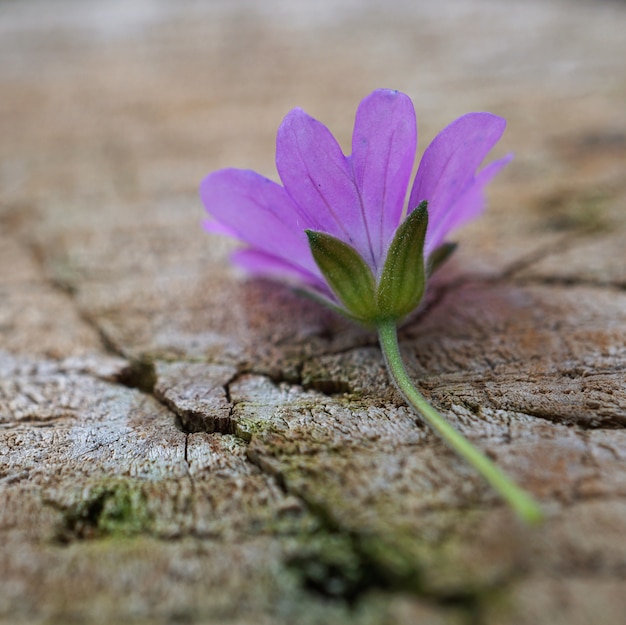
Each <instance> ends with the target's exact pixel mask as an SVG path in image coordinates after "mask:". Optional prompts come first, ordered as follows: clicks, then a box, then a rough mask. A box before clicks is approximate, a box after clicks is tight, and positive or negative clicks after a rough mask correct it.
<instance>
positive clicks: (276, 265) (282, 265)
mask: <svg viewBox="0 0 626 625" xmlns="http://www.w3.org/2000/svg"><path fill="white" fill-rule="evenodd" d="M231 260H232V262H233V263H235V264H236V265H237V266H238V267H241V268H242V269H244V270H245V271H246V272H247V273H249V274H251V275H255V276H265V277H267V278H272V279H278V280H280V281H281V282H285V283H287V284H292V285H295V286H301V287H304V288H306V287H308V288H309V289H310V290H313V291H315V292H316V293H320V294H322V295H324V297H326V298H328V299H330V300H331V301H333V302H335V301H336V300H335V297H334V296H333V294H332V292H331V291H330V289H329V288H328V285H327V284H326V282H325V281H324V280H323V279H322V278H320V277H319V276H318V275H313V274H312V273H310V272H309V271H306V270H305V269H302V267H298V266H296V265H293V264H292V263H289V262H286V261H285V260H283V259H281V258H279V257H278V256H274V255H272V254H267V253H265V252H259V251H258V250H249V249H248V250H239V251H237V252H235V253H234V254H232V256H231Z"/></svg>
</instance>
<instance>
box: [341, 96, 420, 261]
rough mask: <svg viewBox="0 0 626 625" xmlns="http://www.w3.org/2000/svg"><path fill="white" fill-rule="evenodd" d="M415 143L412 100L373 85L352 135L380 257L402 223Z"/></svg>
mask: <svg viewBox="0 0 626 625" xmlns="http://www.w3.org/2000/svg"><path fill="white" fill-rule="evenodd" d="M416 147H417V124H416V121H415V109H414V108H413V103H412V102H411V99H410V98H409V97H408V96H407V95H405V94H403V93H400V92H398V91H391V90H389V89H377V90H376V91H374V92H373V93H372V94H370V95H369V96H367V97H366V98H365V99H364V100H363V101H362V102H361V104H360V105H359V108H358V110H357V113H356V119H355V123H354V133H353V135H352V156H351V157H350V160H351V163H352V170H353V173H354V180H355V183H356V186H357V189H358V192H359V196H360V199H361V210H362V211H363V221H364V225H365V228H366V229H367V232H368V235H369V236H368V241H369V243H370V246H371V247H372V249H373V252H374V257H375V258H377V259H379V260H380V264H382V262H383V261H384V255H385V252H386V249H387V247H388V244H389V242H390V241H391V239H392V238H393V235H394V233H395V231H396V229H397V227H398V224H399V223H400V219H401V216H402V210H403V207H404V199H405V196H406V190H407V187H408V184H409V178H410V176H411V170H412V169H413V161H414V159H415V149H416Z"/></svg>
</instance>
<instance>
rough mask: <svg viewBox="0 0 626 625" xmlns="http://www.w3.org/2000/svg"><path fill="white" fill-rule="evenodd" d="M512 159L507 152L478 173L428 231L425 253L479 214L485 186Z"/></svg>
mask: <svg viewBox="0 0 626 625" xmlns="http://www.w3.org/2000/svg"><path fill="white" fill-rule="evenodd" d="M512 159H513V155H512V154H509V155H508V156H505V157H504V158H501V159H500V160H497V161H494V162H493V163H490V164H489V165H487V167H485V168H484V169H482V170H481V171H480V172H479V173H478V175H477V176H476V177H475V178H474V180H473V181H472V182H471V183H470V185H469V186H468V188H467V189H466V191H465V193H463V195H461V197H459V198H458V199H457V201H456V202H455V203H454V204H453V205H452V206H451V207H450V210H448V212H447V214H446V215H445V216H444V217H443V219H441V220H440V221H439V223H438V224H437V226H436V228H434V229H432V230H430V231H429V234H428V241H427V244H426V246H425V252H426V254H429V253H430V252H431V251H433V250H434V249H435V248H436V247H437V246H438V245H440V244H441V243H443V241H444V239H445V238H446V235H447V234H448V233H449V232H451V231H452V230H456V229H457V228H458V227H459V226H462V225H463V224H464V223H466V222H468V221H470V220H471V219H474V218H475V217H478V215H480V213H481V212H482V211H483V209H484V208H485V204H486V200H485V193H484V189H485V186H486V185H487V184H488V183H489V182H490V181H491V180H492V179H493V178H494V177H495V176H496V175H497V174H498V173H499V172H500V170H501V169H502V168H503V167H504V166H505V165H506V164H507V163H509V162H510V161H511V160H512Z"/></svg>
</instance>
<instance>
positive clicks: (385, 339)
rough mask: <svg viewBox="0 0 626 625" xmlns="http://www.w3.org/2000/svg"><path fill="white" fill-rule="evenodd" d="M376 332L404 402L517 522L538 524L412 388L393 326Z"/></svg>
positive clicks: (530, 504)
mask: <svg viewBox="0 0 626 625" xmlns="http://www.w3.org/2000/svg"><path fill="white" fill-rule="evenodd" d="M377 329H378V337H379V340H380V346H381V349H382V351H383V354H384V356H385V362H386V364H387V371H388V372H389V376H390V377H391V379H392V380H393V381H394V383H395V384H396V386H397V388H398V390H399V391H400V392H401V393H402V395H403V397H404V398H405V400H406V401H407V403H408V404H409V405H410V406H412V407H413V408H414V409H415V410H416V411H417V412H418V413H419V414H420V415H421V417H422V418H423V420H424V421H425V422H426V423H427V424H428V425H429V426H430V427H431V428H432V429H433V430H434V431H435V432H436V433H437V434H438V435H439V436H440V437H441V438H442V439H443V440H444V441H445V442H446V443H447V444H448V445H449V446H450V447H451V448H452V449H453V450H454V451H455V452H456V453H457V454H458V455H459V456H461V458H463V459H464V460H466V461H467V462H468V463H469V464H471V465H472V466H473V467H474V468H475V469H476V470H477V471H478V472H479V473H480V474H481V475H482V476H483V477H484V478H485V479H486V480H487V482H489V484H490V485H491V486H492V487H493V488H494V489H495V490H496V491H497V492H498V493H499V494H500V496H501V497H502V498H503V499H504V500H505V501H507V502H508V504H509V505H510V506H511V508H513V510H515V512H516V513H517V515H518V516H519V517H520V518H521V519H523V520H524V521H526V522H527V523H538V522H540V521H542V520H543V513H542V511H541V508H540V507H539V504H538V503H537V502H536V501H535V500H534V499H533V498H532V497H531V496H530V495H529V494H528V493H527V492H526V491H524V490H522V489H521V488H520V487H519V486H517V485H516V484H515V483H514V482H513V481H512V480H511V479H510V478H508V477H507V476H506V475H505V474H504V473H503V472H502V471H501V470H500V469H498V467H497V466H496V465H495V464H494V463H493V462H491V460H489V458H487V456H485V455H484V454H483V453H482V452H481V451H479V450H478V449H477V448H476V447H474V446H473V445H472V444H471V443H470V442H469V441H468V440H467V439H466V438H465V437H464V436H463V435H462V434H461V433H460V432H459V431H458V430H456V429H455V428H454V427H452V425H450V424H449V423H448V422H447V421H446V420H445V418H444V417H443V416H441V415H440V414H439V413H438V412H437V411H436V410H435V409H434V408H433V407H432V406H431V405H430V404H429V403H428V402H427V401H426V399H424V397H422V395H421V394H420V392H419V391H418V390H417V389H416V388H415V386H414V385H413V383H412V382H411V379H410V378H409V375H408V373H407V371H406V368H405V366H404V363H403V362H402V356H401V355H400V348H399V346H398V331H397V327H396V323H395V322H394V321H382V322H380V323H379V324H378V325H377Z"/></svg>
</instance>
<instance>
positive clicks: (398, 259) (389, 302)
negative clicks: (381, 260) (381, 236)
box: [376, 201, 428, 320]
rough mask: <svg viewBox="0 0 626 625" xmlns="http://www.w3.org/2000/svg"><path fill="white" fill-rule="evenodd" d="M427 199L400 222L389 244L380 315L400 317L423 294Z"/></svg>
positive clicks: (379, 304)
mask: <svg viewBox="0 0 626 625" xmlns="http://www.w3.org/2000/svg"><path fill="white" fill-rule="evenodd" d="M427 208H428V203H427V202H426V201H424V202H422V203H421V204H420V205H419V206H418V207H417V208H416V209H415V210H414V211H413V212H412V213H411V214H410V215H409V216H408V217H407V218H406V219H405V220H404V222H403V223H402V224H401V225H400V227H399V228H398V230H397V231H396V235H395V237H394V239H393V241H392V242H391V245H390V246H389V251H388V252H387V258H386V259H385V265H384V267H383V272H382V275H381V277H380V282H379V284H378V292H377V294H376V297H377V302H378V310H379V314H380V316H381V318H385V319H395V320H400V319H402V318H403V317H405V316H406V315H408V314H409V313H410V312H411V311H412V310H414V309H415V308H416V307H417V305H418V304H419V303H420V301H421V299H422V296H423V295H424V288H425V286H426V271H425V267H424V238H425V237H426V229H427V228H428V210H427Z"/></svg>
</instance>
